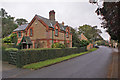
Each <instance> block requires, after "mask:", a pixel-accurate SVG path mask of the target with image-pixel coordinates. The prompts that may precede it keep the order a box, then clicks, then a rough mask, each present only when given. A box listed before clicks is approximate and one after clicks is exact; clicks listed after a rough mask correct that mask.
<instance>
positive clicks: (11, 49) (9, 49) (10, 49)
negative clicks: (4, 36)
mask: <svg viewBox="0 0 120 80" xmlns="http://www.w3.org/2000/svg"><path fill="white" fill-rule="evenodd" d="M5 51H18V49H17V48H6V49H5Z"/></svg>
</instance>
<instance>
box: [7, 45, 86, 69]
mask: <svg viewBox="0 0 120 80" xmlns="http://www.w3.org/2000/svg"><path fill="white" fill-rule="evenodd" d="M86 50H87V49H86V47H82V48H64V49H35V50H34V49H30V50H18V51H17V52H16V51H8V53H9V54H10V55H9V54H8V58H9V59H8V62H9V63H10V64H15V65H16V66H17V67H23V66H24V65H26V64H30V63H36V62H40V61H44V60H48V59H54V58H58V57H63V56H67V55H70V54H76V53H80V52H84V51H86ZM15 52H16V53H15ZM10 56H12V57H10ZM13 60H14V61H13Z"/></svg>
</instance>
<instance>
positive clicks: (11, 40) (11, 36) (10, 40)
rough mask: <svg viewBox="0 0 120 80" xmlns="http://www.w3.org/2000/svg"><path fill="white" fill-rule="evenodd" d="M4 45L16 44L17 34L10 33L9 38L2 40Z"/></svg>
mask: <svg viewBox="0 0 120 80" xmlns="http://www.w3.org/2000/svg"><path fill="white" fill-rule="evenodd" d="M3 42H4V43H15V44H16V43H17V34H15V33H12V34H11V35H10V36H8V37H5V38H3Z"/></svg>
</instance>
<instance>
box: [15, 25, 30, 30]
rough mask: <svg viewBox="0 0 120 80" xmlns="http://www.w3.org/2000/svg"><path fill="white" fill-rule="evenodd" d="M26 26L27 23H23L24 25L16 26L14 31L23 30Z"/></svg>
mask: <svg viewBox="0 0 120 80" xmlns="http://www.w3.org/2000/svg"><path fill="white" fill-rule="evenodd" d="M27 26H28V24H24V25H21V26H18V28H16V29H15V30H14V31H22V30H25V29H26V27H27Z"/></svg>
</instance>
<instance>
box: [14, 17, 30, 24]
mask: <svg viewBox="0 0 120 80" xmlns="http://www.w3.org/2000/svg"><path fill="white" fill-rule="evenodd" d="M15 21H16V22H17V24H18V25H23V24H26V23H27V22H28V21H27V20H26V19H23V18H20V19H16V20H15Z"/></svg>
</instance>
